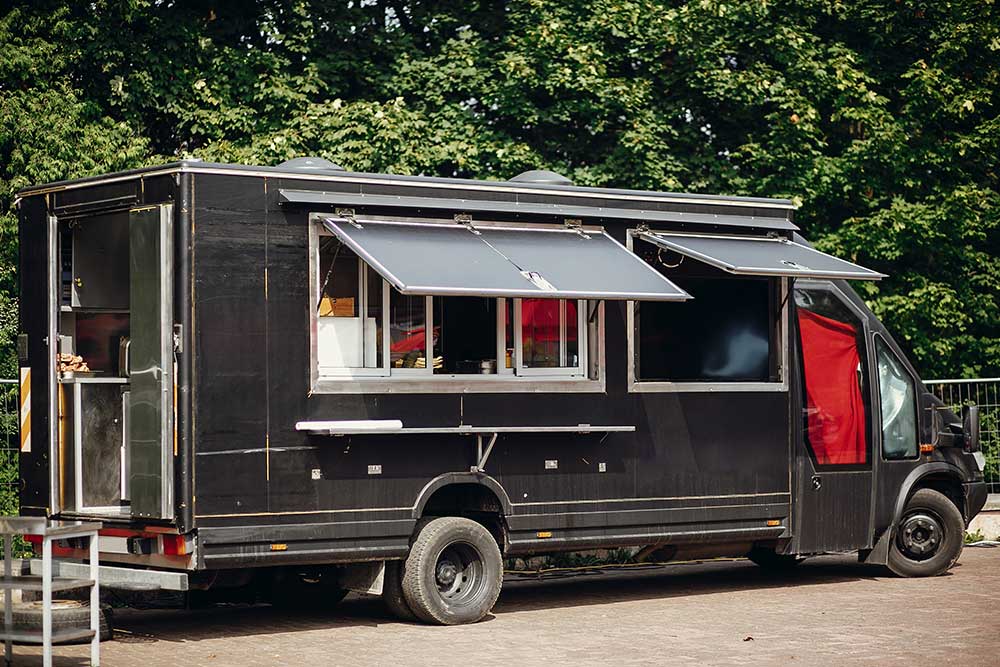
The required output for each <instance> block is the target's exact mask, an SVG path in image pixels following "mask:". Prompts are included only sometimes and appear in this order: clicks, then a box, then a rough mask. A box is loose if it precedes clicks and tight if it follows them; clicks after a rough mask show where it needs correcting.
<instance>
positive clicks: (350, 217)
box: [336, 208, 364, 229]
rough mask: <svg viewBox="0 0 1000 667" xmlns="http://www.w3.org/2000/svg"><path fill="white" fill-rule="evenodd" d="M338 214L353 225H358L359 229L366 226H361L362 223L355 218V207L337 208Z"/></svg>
mask: <svg viewBox="0 0 1000 667" xmlns="http://www.w3.org/2000/svg"><path fill="white" fill-rule="evenodd" d="M336 214H337V215H338V216H340V217H341V218H343V219H344V220H346V221H347V222H348V223H349V224H350V225H351V226H353V227H357V228H358V229H364V227H362V226H361V223H359V222H358V221H357V220H356V219H355V218H354V209H353V208H338V209H336Z"/></svg>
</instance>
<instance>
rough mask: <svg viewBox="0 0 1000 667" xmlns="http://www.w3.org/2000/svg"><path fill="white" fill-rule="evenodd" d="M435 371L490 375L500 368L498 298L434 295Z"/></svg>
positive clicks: (450, 373)
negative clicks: (498, 364)
mask: <svg viewBox="0 0 1000 667" xmlns="http://www.w3.org/2000/svg"><path fill="white" fill-rule="evenodd" d="M434 333H435V336H436V339H437V343H436V345H435V347H434V357H435V366H434V372H435V373H440V374H444V375H490V374H493V373H496V372H497V362H496V360H497V300H496V299H489V298H485V297H472V296H470V297H466V296H454V297H434Z"/></svg>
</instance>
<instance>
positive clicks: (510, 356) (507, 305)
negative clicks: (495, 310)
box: [504, 299, 514, 368]
mask: <svg viewBox="0 0 1000 667" xmlns="http://www.w3.org/2000/svg"><path fill="white" fill-rule="evenodd" d="M504 310H505V311H506V312H505V313H504V347H505V348H506V354H505V356H506V359H505V360H504V364H505V365H506V367H507V368H514V299H504Z"/></svg>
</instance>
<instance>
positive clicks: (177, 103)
mask: <svg viewBox="0 0 1000 667" xmlns="http://www.w3.org/2000/svg"><path fill="white" fill-rule="evenodd" d="M0 11H3V12H4V13H3V14H2V17H0V211H2V218H0V231H2V234H3V237H2V243H0V246H2V250H0V252H2V256H0V294H2V296H0V337H3V338H5V339H6V340H8V341H9V340H10V337H11V336H12V334H13V332H14V331H15V328H16V324H15V322H14V320H12V319H11V315H10V313H11V308H12V304H13V299H14V296H13V294H14V286H15V280H16V276H15V272H14V266H15V264H16V262H15V258H16V248H15V239H14V238H13V237H12V234H13V233H14V229H15V227H14V214H13V212H12V202H13V193H14V191H15V190H16V189H17V188H19V187H22V186H25V185H28V184H30V183H34V182H41V181H47V180H54V179H61V178H68V177H76V176H83V175H87V174H94V173H100V172H106V171H111V170H115V169H121V168H127V167H134V166H139V165H143V164H149V163H154V162H159V161H163V160H168V159H173V158H176V157H179V156H196V157H201V158H204V159H206V160H214V161H231V162H244V163H254V164H274V163H276V162H279V161H281V160H284V159H287V158H290V157H293V156H297V155H305V154H309V155H320V156H323V157H326V158H328V159H331V160H333V161H335V162H338V163H339V164H342V165H344V166H345V167H347V168H349V169H354V170H365V171H380V172H395V173H407V174H417V173H423V174H436V175H456V176H468V177H475V178H507V177H509V176H511V175H513V174H515V173H517V172H519V171H522V170H524V169H528V168H552V169H555V170H557V171H560V172H562V173H565V174H567V175H569V176H570V177H571V178H573V179H574V180H575V181H576V182H577V183H578V184H583V185H607V186H622V187H633V188H649V189H658V190H682V191H690V192H710V193H726V194H746V195H761V196H783V197H790V198H792V199H793V200H795V201H796V202H797V203H798V204H799V205H800V208H799V210H798V213H797V221H798V223H799V224H800V226H801V227H802V228H803V230H804V232H805V234H806V235H807V236H808V237H810V238H811V239H812V240H814V241H816V242H818V243H819V245H820V246H821V247H823V248H824V249H828V250H832V251H834V252H837V253H840V254H842V255H844V256H847V257H850V258H852V259H855V260H857V261H860V262H862V263H864V264H866V265H868V266H871V267H872V268H876V269H879V270H882V271H883V272H885V273H888V274H890V278H889V279H887V280H885V281H883V282H882V283H879V284H872V285H863V286H860V288H859V289H861V291H862V293H863V295H864V296H865V297H866V299H867V300H868V301H869V303H870V304H871V305H872V307H873V309H874V310H875V312H876V313H878V314H879V316H880V317H882V319H883V321H884V322H885V323H886V324H887V325H888V326H889V328H890V329H891V330H893V331H894V332H895V334H896V337H897V340H899V342H900V343H901V344H902V345H903V346H904V347H906V348H908V350H909V351H910V352H911V353H912V358H913V360H914V361H915V363H916V364H917V366H918V367H919V369H920V370H921V372H922V373H924V374H925V375H926V376H960V375H966V376H968V375H983V374H991V375H996V374H1000V257H998V255H1000V253H998V252H997V250H998V246H1000V195H998V188H997V185H998V182H997V181H998V155H1000V150H998V149H1000V117H998V112H1000V98H998V95H1000V10H998V8H997V5H996V3H994V2H993V1H992V0H986V1H983V0H957V1H947V0H942V1H940V2H933V3H932V2H900V1H899V0H884V1H881V2H872V1H858V2H840V1H837V0H827V1H819V0H796V1H794V2H793V1H791V0H781V1H779V0H748V1H746V2H743V1H741V2H735V1H731V2H718V1H714V0H700V1H692V2H662V1H661V2H652V1H650V0H544V1H543V0H514V1H511V2H507V3H489V2H481V1H479V0H465V1H463V2H459V1H458V0H440V1H428V2H409V3H404V2H401V1H399V0H360V1H359V0H348V1H346V2H343V1H342V2H335V3H327V2H315V1H314V2H306V1H303V0H253V1H251V0H240V1H236V0H215V1H210V0H96V1H94V2H88V3H65V2H51V1H45V0H36V1H33V2H22V3H14V4H8V5H6V9H4V10H0ZM9 356H10V355H8V359H7V360H6V364H7V365H6V366H4V367H3V368H2V369H0V371H2V372H3V374H5V375H9V373H11V372H12V371H13V366H12V362H11V360H10V359H9Z"/></svg>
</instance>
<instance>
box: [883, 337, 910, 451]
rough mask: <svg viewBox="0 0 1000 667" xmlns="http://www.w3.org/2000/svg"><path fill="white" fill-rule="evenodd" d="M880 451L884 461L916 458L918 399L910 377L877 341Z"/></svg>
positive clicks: (885, 347)
mask: <svg viewBox="0 0 1000 667" xmlns="http://www.w3.org/2000/svg"><path fill="white" fill-rule="evenodd" d="M876 350H877V352H876V361H877V363H878V385H879V403H880V406H881V410H882V452H883V453H884V454H885V457H886V458H887V459H905V458H913V457H915V456H917V410H916V405H917V400H916V389H915V388H914V385H913V378H911V377H910V374H909V373H907V372H906V369H905V368H904V367H903V364H902V363H900V362H899V360H898V359H897V358H896V356H895V355H894V354H893V353H892V351H891V350H889V347H888V346H887V345H886V344H885V343H884V342H883V341H882V340H881V339H876Z"/></svg>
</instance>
